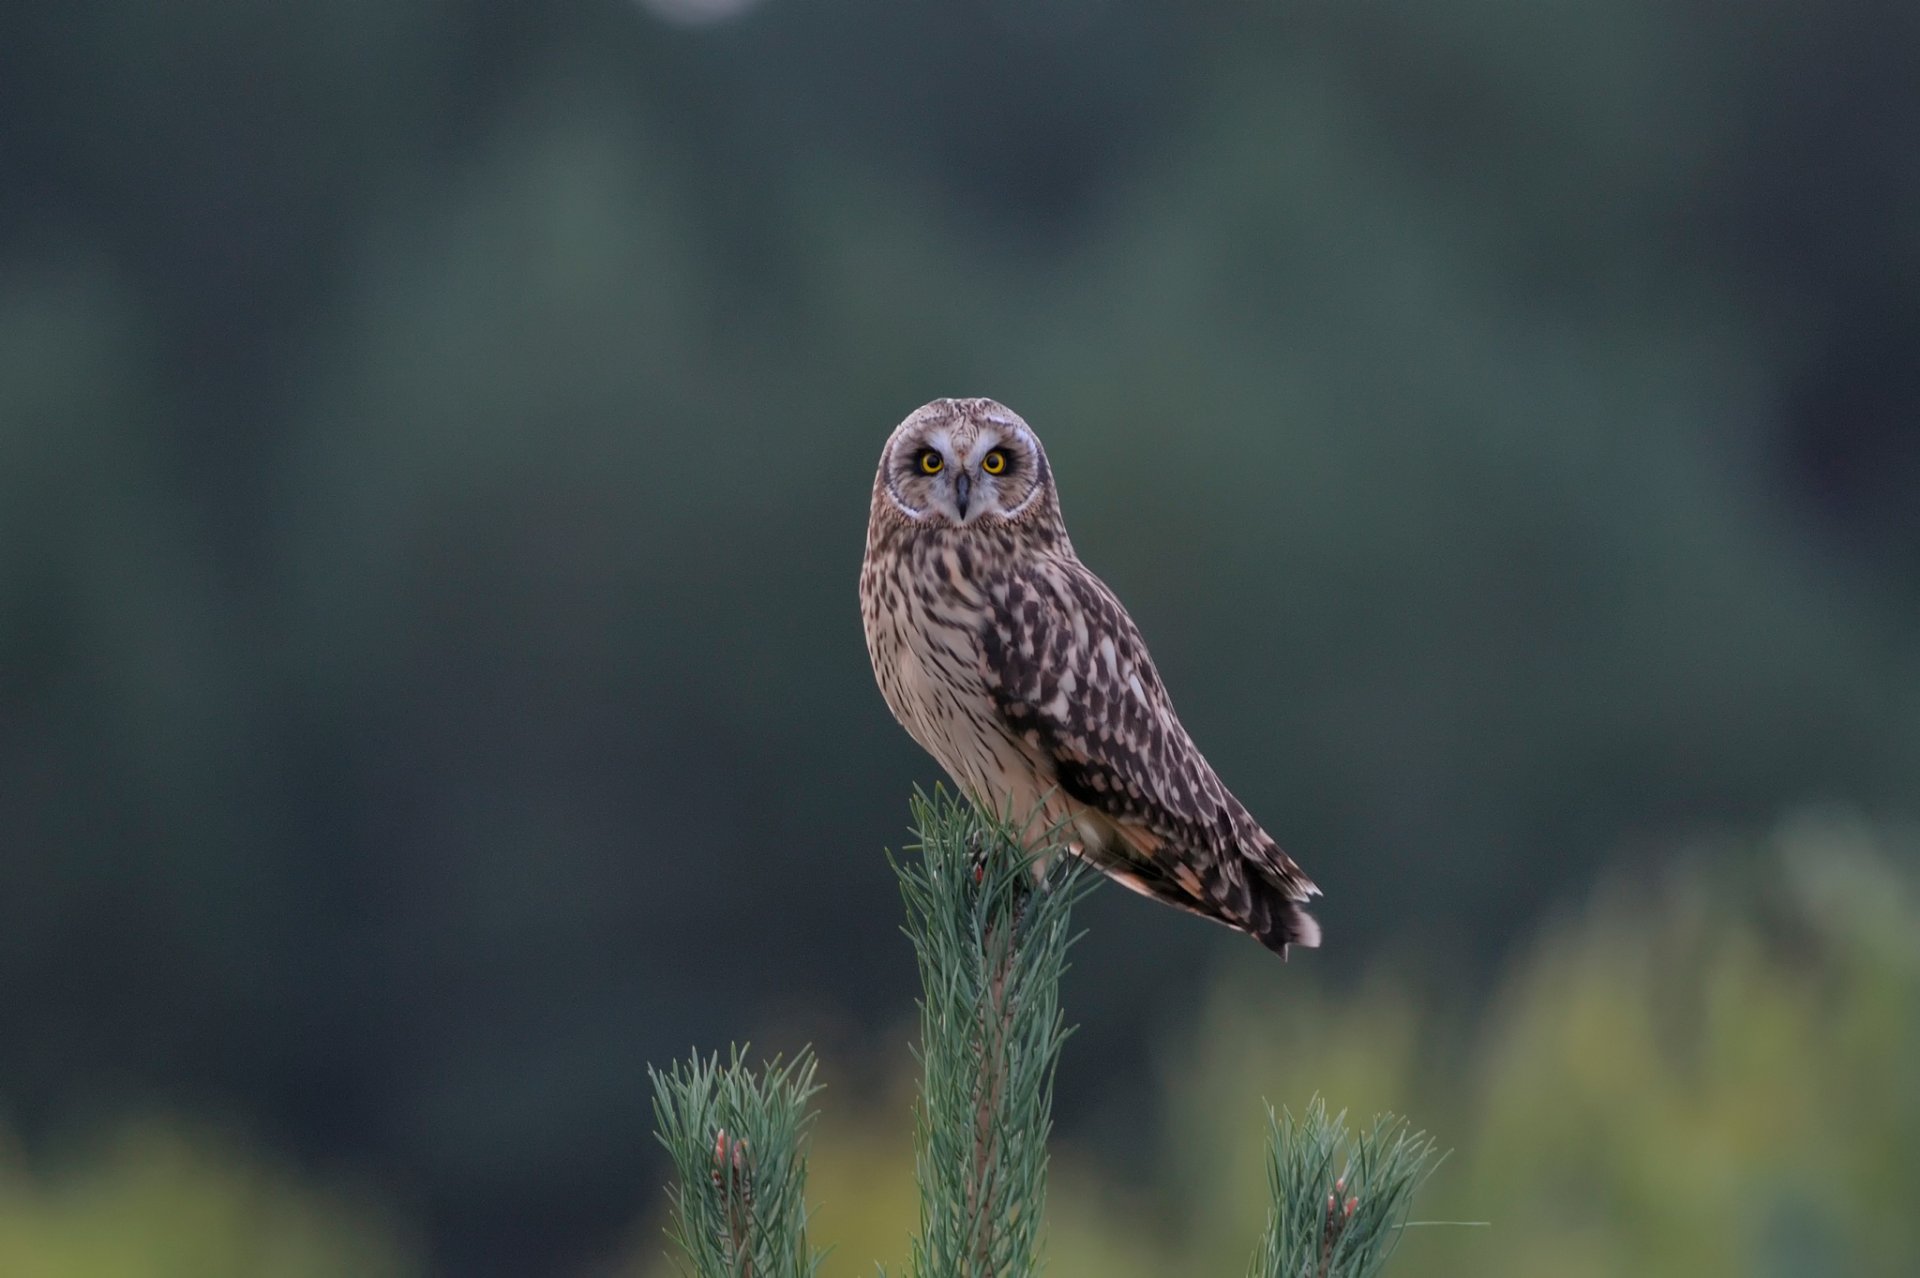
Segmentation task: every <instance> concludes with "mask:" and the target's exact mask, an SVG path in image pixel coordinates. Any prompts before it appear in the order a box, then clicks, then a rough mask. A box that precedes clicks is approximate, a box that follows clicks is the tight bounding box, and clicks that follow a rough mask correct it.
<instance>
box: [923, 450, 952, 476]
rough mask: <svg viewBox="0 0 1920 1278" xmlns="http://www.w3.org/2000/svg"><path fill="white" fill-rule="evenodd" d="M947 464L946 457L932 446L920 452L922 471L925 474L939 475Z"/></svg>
mask: <svg viewBox="0 0 1920 1278" xmlns="http://www.w3.org/2000/svg"><path fill="white" fill-rule="evenodd" d="M946 465H947V463H946V459H945V458H943V457H941V456H940V454H939V453H936V452H934V451H933V450H932V449H931V448H929V449H926V450H925V451H923V452H922V453H921V454H920V473H921V474H923V475H937V474H939V473H940V472H941V471H942V470H944V469H945V468H946Z"/></svg>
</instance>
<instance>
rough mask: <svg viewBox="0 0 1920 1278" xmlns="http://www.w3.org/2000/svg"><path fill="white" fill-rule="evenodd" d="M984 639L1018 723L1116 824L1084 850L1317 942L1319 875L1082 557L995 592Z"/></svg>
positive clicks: (1202, 907) (1263, 936)
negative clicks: (1222, 770)
mask: <svg viewBox="0 0 1920 1278" xmlns="http://www.w3.org/2000/svg"><path fill="white" fill-rule="evenodd" d="M990 599H991V602H992V605H993V606H992V608H991V614H990V617H989V619H988V621H987V625H986V628H985V631H984V638H983V643H982V654H983V666H984V674H985V678H986V683H987V688H988V691H989V693H990V695H991V697H992V699H993V703H994V706H995V708H996V710H997V711H998V713H999V715H1000V717H1001V719H1002V721H1003V725H1004V727H1005V728H1006V730H1007V732H1008V733H1009V734H1010V735H1011V736H1013V737H1014V738H1015V739H1017V740H1019V741H1020V742H1022V743H1023V744H1024V746H1025V747H1026V749H1027V750H1028V751H1029V752H1030V753H1032V754H1033V755H1034V756H1035V758H1036V760H1037V762H1039V763H1040V764H1041V766H1042V767H1043V768H1051V771H1052V780H1053V783H1054V784H1055V785H1057V786H1058V787H1059V788H1060V790H1061V791H1062V792H1064V793H1065V794H1066V795H1067V796H1068V797H1070V798H1072V799H1073V800H1075V801H1076V802H1077V803H1079V804H1081V805H1082V806H1083V807H1085V808H1088V809H1091V810H1092V811H1094V812H1097V813H1098V814H1100V816H1102V817H1104V818H1105V819H1106V824H1108V825H1110V826H1111V827H1112V834H1113V837H1111V838H1109V839H1106V840H1104V843H1103V845H1102V846H1099V847H1091V846H1089V847H1086V848H1085V849H1084V851H1085V852H1086V854H1087V855H1088V857H1089V859H1091V860H1093V861H1095V862H1096V864H1098V865H1099V866H1100V868H1101V869H1103V870H1105V871H1106V872H1107V873H1109V874H1111V875H1113V876H1114V877H1116V878H1119V879H1120V880H1122V881H1123V882H1125V883H1127V885H1128V886H1130V887H1134V888H1137V889H1138V890H1140V891H1142V892H1145V893H1147V894H1148V895H1150V896H1154V897H1158V898H1160V899H1162V900H1165V901H1167V902H1169V903H1170V904H1173V905H1177V906H1180V907H1182V908H1184V909H1188V910H1192V911H1193V912H1195V913H1198V914H1202V915H1205V916H1207V917H1208V918H1212V919H1214V920H1216V921H1218V922H1221V923H1225V924H1226V925H1227V926H1229V927H1233V928H1237V929H1239V930H1241V931H1244V932H1248V933H1250V934H1251V935H1253V936H1254V937H1256V938H1257V939H1258V940H1260V941H1261V942H1262V943H1263V944H1265V945H1267V946H1268V947H1269V948H1271V949H1274V950H1277V951H1278V952H1280V953H1282V954H1284V953H1285V952H1286V947H1287V945H1289V944H1295V945H1317V944H1318V943H1319V939H1320V929H1319V925H1318V924H1317V923H1315V922H1314V920H1313V918H1312V917H1311V916H1309V915H1308V914H1307V913H1306V912H1305V911H1304V910H1302V909H1301V908H1300V905H1299V902H1301V901H1304V900H1306V899H1307V898H1308V897H1310V896H1314V895H1317V894H1318V891H1319V889H1317V888H1315V887H1314V885H1313V883H1312V882H1311V881H1310V880H1309V879H1308V878H1307V877H1306V875H1305V874H1303V873H1302V872H1301V871H1300V867H1299V866H1297V865H1295V864H1294V863H1293V861H1292V860H1291V859H1289V858H1288V857H1287V855H1286V853H1284V852H1282V851H1281V850H1280V848H1279V845H1277V844H1276V843H1275V842H1274V841H1273V839H1272V838H1271V837H1269V836H1268V835H1267V833H1266V831H1264V830H1263V829H1261V828H1260V825H1259V823H1258V822H1256V821H1255V820H1254V819H1253V817H1252V816H1251V814H1249V813H1248V812H1247V809H1246V808H1245V807H1244V806H1243V805H1242V804H1241V803H1240V801H1239V800H1238V799H1236V798H1234V796H1233V794H1232V792H1230V791H1229V790H1228V789H1227V787H1226V785H1225V784H1224V783H1222V782H1221V780H1220V778H1219V776H1218V775H1216V774H1215V772H1214V770H1213V768H1212V766H1211V765H1209V764H1208V763H1207V760H1206V757H1205V756H1204V755H1202V754H1201V753H1200V751H1199V749H1198V747H1196V746H1195V745H1194V744H1193V739H1192V738H1191V737H1189V736H1188V735H1187V731H1186V729H1185V728H1183V727H1182V726H1181V724H1180V719H1179V716H1177V715H1176V714H1175V713H1174V709H1173V702H1172V700H1171V698H1169V697H1168V696H1167V690H1166V687H1165V686H1164V685H1163V684H1162V683H1161V682H1160V674H1159V672H1158V671H1157V670H1156V669H1155V668H1154V665H1153V658H1152V657H1151V656H1149V655H1148V653H1147V647H1146V644H1145V643H1144V642H1143V641H1142V639H1141V638H1140V632H1139V630H1138V628H1136V627H1135V625H1134V624H1133V618H1131V617H1129V616H1128V615H1127V611H1126V609H1125V608H1123V607H1121V605H1120V601H1119V600H1118V599H1117V598H1115V597H1114V594H1113V592H1112V591H1111V590H1109V589H1108V588H1107V586H1106V583H1105V582H1103V581H1101V580H1100V579H1099V578H1098V577H1096V576H1094V575H1093V573H1092V572H1090V571H1089V570H1088V569H1087V568H1086V567H1085V566H1084V565H1083V564H1081V563H1079V562H1078V561H1077V560H1071V559H1068V560H1044V561H1042V562H1040V563H1038V564H1032V565H1028V566H1025V567H1024V568H1022V569H1021V570H1019V571H1016V572H1015V573H1013V574H1011V575H1009V576H1008V577H1007V578H1006V579H1005V580H1004V581H1003V582H1001V583H999V584H998V586H997V587H996V588H995V589H994V590H992V591H991V592H990Z"/></svg>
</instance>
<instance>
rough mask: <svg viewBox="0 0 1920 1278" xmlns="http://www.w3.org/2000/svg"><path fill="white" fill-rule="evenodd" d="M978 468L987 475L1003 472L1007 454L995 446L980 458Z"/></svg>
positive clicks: (1005, 467)
mask: <svg viewBox="0 0 1920 1278" xmlns="http://www.w3.org/2000/svg"><path fill="white" fill-rule="evenodd" d="M980 469H981V470H984V471H986V472H987V473H988V474H989V475H998V474H1001V473H1003V472H1004V471H1005V470H1006V469H1007V455H1006V454H1005V453H1003V452H1001V451H1000V450H999V449H997V448H996V449H994V450H993V451H992V452H990V453H988V454H987V455H986V456H985V457H982V458H981V459H980Z"/></svg>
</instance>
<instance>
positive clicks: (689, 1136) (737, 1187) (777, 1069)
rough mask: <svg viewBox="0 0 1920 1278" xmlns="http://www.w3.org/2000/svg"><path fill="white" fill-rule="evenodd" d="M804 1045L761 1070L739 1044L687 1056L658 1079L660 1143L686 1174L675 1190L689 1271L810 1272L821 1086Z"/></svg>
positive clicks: (759, 1277) (744, 1275)
mask: <svg viewBox="0 0 1920 1278" xmlns="http://www.w3.org/2000/svg"><path fill="white" fill-rule="evenodd" d="M813 1072H814V1063H813V1058H812V1056H811V1055H810V1054H808V1053H806V1052H802V1053H801V1054H800V1055H799V1056H797V1057H795V1058H794V1059H793V1060H792V1061H791V1062H789V1063H786V1064H782V1063H781V1062H779V1061H778V1060H775V1061H773V1062H770V1063H769V1064H768V1065H767V1066H766V1068H765V1069H764V1070H763V1071H762V1072H761V1073H760V1074H758V1075H756V1074H755V1073H754V1072H753V1071H752V1070H750V1069H748V1068H747V1065H746V1061H745V1054H744V1052H743V1051H742V1050H741V1049H740V1048H735V1049H734V1051H733V1054H732V1057H731V1059H730V1060H729V1061H728V1063H727V1064H726V1065H724V1066H723V1065H721V1064H720V1061H719V1058H718V1057H717V1056H713V1057H709V1058H707V1059H706V1060H704V1061H703V1060H701V1059H700V1058H699V1056H697V1055H696V1056H694V1057H693V1058H692V1059H690V1060H688V1061H684V1062H679V1063H676V1064H675V1065H674V1067H673V1068H672V1069H670V1070H668V1071H666V1072H665V1073H662V1072H660V1071H659V1070H652V1069H650V1070H649V1071H648V1073H649V1075H650V1076H651V1077H652V1079H653V1115H654V1124H655V1128H656V1130H657V1131H658V1133H659V1137H660V1143H661V1144H663V1145H665V1146H666V1147H667V1152H668V1154H670V1155H671V1156H672V1158H673V1164H674V1169H675V1170H676V1171H677V1172H678V1173H679V1182H678V1184H676V1185H675V1186H673V1187H672V1188H671V1189H669V1190H668V1194H669V1196H670V1199H671V1202H672V1207H673V1221H672V1224H671V1225H670V1227H669V1229H668V1232H669V1234H670V1235H671V1236H672V1237H673V1239H674V1241H675V1242H677V1243H678V1244H679V1245H680V1250H681V1253H682V1256H683V1260H684V1264H683V1266H682V1268H683V1271H684V1272H686V1273H689V1274H692V1275H694V1278H811V1275H812V1274H813V1272H814V1271H815V1269H817V1268H818V1267H819V1264H820V1257H818V1256H816V1255H815V1254H814V1253H813V1251H812V1250H811V1249H810V1248H809V1247H808V1245H807V1205H806V1196H805V1194H806V1151H805V1144H806V1137H807V1129H808V1128H809V1127H810V1126H811V1124H812V1122H813V1115H812V1114H811V1113H810V1112H809V1111H808V1109H807V1102H808V1101H809V1100H810V1099H811V1098H812V1096H813V1094H814V1093H815V1092H816V1091H817V1090H819V1089H818V1088H817V1087H816V1086H815V1084H814V1081H813Z"/></svg>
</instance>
